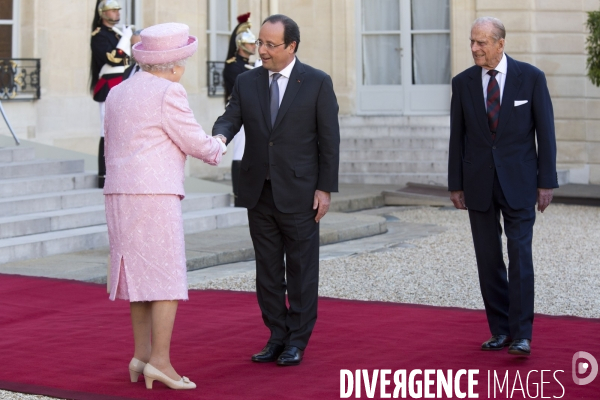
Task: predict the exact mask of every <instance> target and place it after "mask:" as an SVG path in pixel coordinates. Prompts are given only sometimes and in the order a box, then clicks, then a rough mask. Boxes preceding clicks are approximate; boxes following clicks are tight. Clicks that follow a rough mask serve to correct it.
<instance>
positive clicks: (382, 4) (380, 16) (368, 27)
mask: <svg viewBox="0 0 600 400" xmlns="http://www.w3.org/2000/svg"><path fill="white" fill-rule="evenodd" d="M362 15H363V30H364V31H367V32H369V31H399V30H400V0H363V1H362Z"/></svg>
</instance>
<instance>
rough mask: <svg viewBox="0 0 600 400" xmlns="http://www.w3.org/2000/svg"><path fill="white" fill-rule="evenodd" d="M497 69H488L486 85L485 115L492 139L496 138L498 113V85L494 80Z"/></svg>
mask: <svg viewBox="0 0 600 400" xmlns="http://www.w3.org/2000/svg"><path fill="white" fill-rule="evenodd" d="M497 73H498V71H496V70H495V69H493V70H491V71H488V75H489V76H490V81H489V83H488V87H487V101H486V106H487V107H486V108H487V117H488V125H489V127H490V131H492V140H493V139H496V129H497V128H498V116H499V115H500V85H498V81H497V80H496V74H497Z"/></svg>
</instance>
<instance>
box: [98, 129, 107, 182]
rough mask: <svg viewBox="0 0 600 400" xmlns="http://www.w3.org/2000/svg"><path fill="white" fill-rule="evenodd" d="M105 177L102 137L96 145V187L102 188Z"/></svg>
mask: <svg viewBox="0 0 600 400" xmlns="http://www.w3.org/2000/svg"><path fill="white" fill-rule="evenodd" d="M105 175H106V161H105V159H104V136H103V137H101V138H100V144H99V145H98V187H99V188H103V187H104V179H105Z"/></svg>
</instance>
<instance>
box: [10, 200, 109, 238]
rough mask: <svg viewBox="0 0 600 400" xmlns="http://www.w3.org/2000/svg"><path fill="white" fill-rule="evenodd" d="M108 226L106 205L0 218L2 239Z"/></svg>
mask: <svg viewBox="0 0 600 400" xmlns="http://www.w3.org/2000/svg"><path fill="white" fill-rule="evenodd" d="M102 224H106V214H105V212H104V204H100V205H95V206H88V207H79V208H70V209H67V210H56V211H49V212H43V213H32V214H25V215H17V216H12V217H5V218H0V239H6V238H12V237H18V236H26V235H34V234H38V233H45V232H53V231H62V230H66V229H74V228H83V227H86V226H94V225H102Z"/></svg>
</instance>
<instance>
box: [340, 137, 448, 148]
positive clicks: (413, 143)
mask: <svg viewBox="0 0 600 400" xmlns="http://www.w3.org/2000/svg"><path fill="white" fill-rule="evenodd" d="M374 149H432V150H448V139H444V138H432V137H419V138H415V137H365V138H350V137H345V138H344V137H342V139H341V141H340V151H346V150H358V151H366V150H374Z"/></svg>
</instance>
